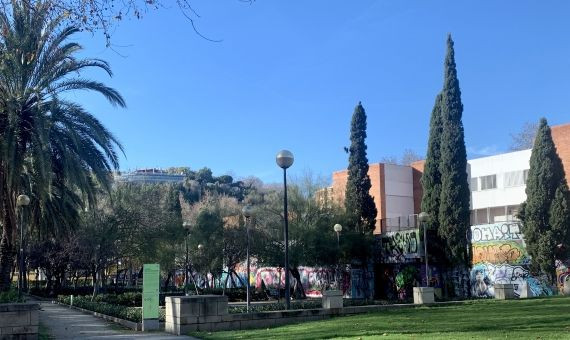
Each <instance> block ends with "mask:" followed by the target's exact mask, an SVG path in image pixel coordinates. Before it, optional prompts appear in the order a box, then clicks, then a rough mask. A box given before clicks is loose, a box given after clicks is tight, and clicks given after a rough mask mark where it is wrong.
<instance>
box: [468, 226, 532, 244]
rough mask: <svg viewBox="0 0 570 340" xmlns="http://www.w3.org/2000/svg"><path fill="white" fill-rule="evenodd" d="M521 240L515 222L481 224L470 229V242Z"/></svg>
mask: <svg viewBox="0 0 570 340" xmlns="http://www.w3.org/2000/svg"><path fill="white" fill-rule="evenodd" d="M505 240H522V234H521V231H520V228H519V224H518V223H517V222H505V223H495V224H483V225H476V226H472V227H471V242H486V241H505Z"/></svg>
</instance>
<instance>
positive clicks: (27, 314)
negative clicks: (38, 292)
mask: <svg viewBox="0 0 570 340" xmlns="http://www.w3.org/2000/svg"><path fill="white" fill-rule="evenodd" d="M39 309H40V305H39V304H37V303H5V304H0V339H26V340H27V339H37V338H38V326H39Z"/></svg>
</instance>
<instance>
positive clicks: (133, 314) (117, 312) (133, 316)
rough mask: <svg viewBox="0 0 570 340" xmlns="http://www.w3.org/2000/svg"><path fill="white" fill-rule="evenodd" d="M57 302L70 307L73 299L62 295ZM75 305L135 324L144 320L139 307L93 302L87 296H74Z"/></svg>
mask: <svg viewBox="0 0 570 340" xmlns="http://www.w3.org/2000/svg"><path fill="white" fill-rule="evenodd" d="M57 301H58V302H60V303H64V304H67V305H69V304H71V297H70V296H68V295H60V296H58V297H57ZM73 305H74V306H76V307H79V308H83V309H87V310H90V311H93V312H97V313H101V314H105V315H109V316H114V317H117V318H120V319H124V320H129V321H133V322H141V320H142V309H141V308H137V307H126V306H121V305H115V304H110V303H107V302H101V301H96V300H95V301H91V299H90V298H89V297H86V296H74V297H73Z"/></svg>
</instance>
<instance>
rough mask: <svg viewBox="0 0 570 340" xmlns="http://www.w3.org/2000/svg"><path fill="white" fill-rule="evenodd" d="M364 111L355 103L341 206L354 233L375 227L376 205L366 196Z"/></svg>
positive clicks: (367, 194)
mask: <svg viewBox="0 0 570 340" xmlns="http://www.w3.org/2000/svg"><path fill="white" fill-rule="evenodd" d="M365 139H366V112H365V111H364V108H363V107H362V104H361V103H360V102H359V103H358V105H357V106H356V108H355V109H354V113H353V115H352V122H351V126H350V149H349V158H348V181H347V183H346V198H345V207H346V211H347V215H348V216H349V219H350V221H351V224H352V226H353V227H354V229H355V230H356V231H362V232H372V231H373V230H374V228H375V225H376V214H377V210H376V205H375V204H374V199H373V198H372V196H370V187H371V183H370V177H369V176H368V158H367V157H366V143H365Z"/></svg>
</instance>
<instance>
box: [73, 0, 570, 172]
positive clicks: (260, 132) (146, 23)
mask: <svg viewBox="0 0 570 340" xmlns="http://www.w3.org/2000/svg"><path fill="white" fill-rule="evenodd" d="M164 2H165V3H170V0H164ZM172 3H174V1H172ZM192 3H193V4H194V7H195V8H196V9H197V11H198V12H199V14H200V15H201V18H200V19H198V20H197V22H196V24H197V26H198V28H199V29H200V31H201V32H202V33H203V34H205V35H206V36H208V37H211V38H213V39H222V40H223V41H222V42H220V43H213V42H209V41H206V40H204V39H202V38H200V37H199V36H197V35H196V34H195V33H194V32H193V31H192V28H191V26H190V24H189V22H188V21H187V19H185V18H184V17H183V16H182V14H181V13H180V11H179V10H178V9H177V8H176V6H174V5H173V6H172V8H165V9H161V10H158V11H152V12H149V13H147V14H146V16H145V18H143V19H142V20H136V19H131V20H128V21H125V22H123V23H121V24H120V25H119V26H118V27H117V29H116V31H115V33H114V34H113V36H112V42H113V44H114V50H110V49H106V48H105V41H104V39H103V37H102V35H101V34H95V35H94V36H92V35H88V34H84V35H83V36H82V37H81V39H80V40H81V42H82V43H83V44H84V46H85V47H86V50H85V52H84V55H86V56H90V57H97V58H104V59H106V60H107V61H109V62H110V63H111V66H112V68H113V71H114V73H115V75H114V77H113V78H112V79H107V78H105V76H104V74H102V73H93V74H89V76H91V77H94V78H95V79H98V80H102V81H105V82H106V83H107V84H109V85H111V86H113V87H115V88H117V89H118V90H119V91H120V92H121V93H122V94H123V95H124V96H125V98H126V100H127V105H128V108H127V109H126V110H119V109H114V108H112V107H111V106H109V105H108V104H106V103H105V101H104V100H102V99H101V98H99V97H97V96H92V95H85V94H79V93H78V94H77V95H76V96H77V99H78V100H81V101H83V103H84V104H85V106H86V107H87V108H88V109H89V110H90V111H91V112H93V113H94V114H95V115H96V116H97V117H99V118H100V119H101V121H103V122H104V123H105V124H106V125H107V126H108V127H109V128H110V130H111V131H113V132H114V133H115V134H116V135H117V136H118V138H119V139H120V140H121V142H122V143H123V144H124V147H125V151H126V159H124V160H123V161H122V163H121V169H123V170H126V169H134V168H140V167H169V166H189V167H190V168H192V169H199V168H202V167H204V166H207V167H210V168H211V169H212V170H213V172H214V174H215V175H222V174H226V173H229V174H232V175H234V176H235V177H241V176H250V175H253V176H257V177H259V178H261V179H262V180H263V181H265V182H274V181H279V180H280V178H281V177H280V176H281V172H280V169H279V168H278V167H277V165H276V164H275V154H276V153H277V151H279V150H280V149H283V148H286V149H289V150H291V151H292V152H293V153H294V155H295V164H294V165H293V167H292V168H291V170H290V171H291V173H292V174H293V175H295V174H298V173H300V172H301V171H305V170H311V171H312V172H313V173H315V174H321V175H323V176H325V177H327V178H330V175H331V172H332V171H335V170H340V169H343V168H346V166H347V162H348V155H347V154H346V153H345V152H344V151H343V146H348V145H349V129H350V119H351V115H352V112H353V109H354V106H355V105H356V104H357V103H358V101H362V104H363V106H364V108H365V109H366V112H367V115H368V139H367V144H368V159H369V161H370V162H378V161H379V160H380V159H381V158H382V157H384V156H401V154H402V152H403V150H404V149H406V148H409V149H412V150H414V151H416V152H417V153H419V154H420V155H424V154H425V152H426V144H427V134H428V125H429V115H430V112H431V109H432V106H433V103H434V99H435V96H436V94H437V93H438V92H439V91H440V89H441V87H442V83H443V59H444V55H445V40H446V35H447V33H448V32H450V33H451V34H452V36H453V39H454V40H455V55H456V62H457V67H458V75H459V81H460V86H461V90H462V100H463V105H464V113H463V123H464V126H465V140H466V145H467V150H468V153H469V157H470V158H474V157H481V156H483V155H488V154H494V153H500V152H502V151H505V150H507V149H508V147H509V144H510V141H511V137H510V134H511V133H515V132H517V131H518V130H520V128H521V126H522V125H523V123H524V122H526V121H535V120H538V119H539V118H540V117H541V116H545V117H546V118H547V119H548V120H549V123H550V124H551V125H555V124H561V123H567V122H570V24H569V22H570V21H569V19H568V18H569V16H570V2H569V1H548V2H544V1H521V0H516V1H451V0H449V1H423V0H418V1H395V0H394V1H365V0H360V1H349V0H344V1H340V0H337V1H331V0H322V1H302V0H295V1H292V0H290V1H270V0H257V1H255V2H254V3H253V4H251V5H250V4H247V3H243V2H240V1H238V0H223V1H221V0H219V1H212V0H192Z"/></svg>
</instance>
